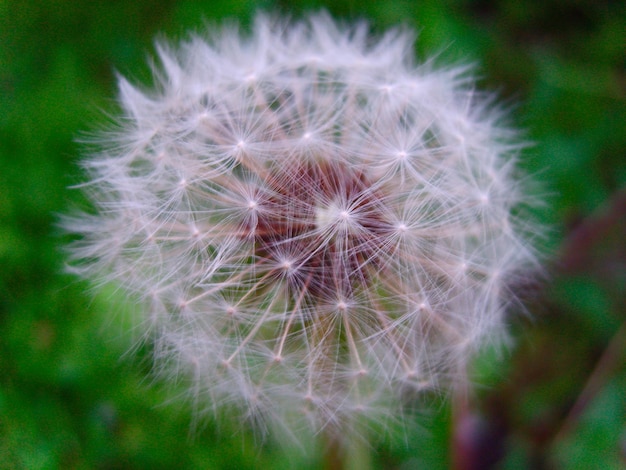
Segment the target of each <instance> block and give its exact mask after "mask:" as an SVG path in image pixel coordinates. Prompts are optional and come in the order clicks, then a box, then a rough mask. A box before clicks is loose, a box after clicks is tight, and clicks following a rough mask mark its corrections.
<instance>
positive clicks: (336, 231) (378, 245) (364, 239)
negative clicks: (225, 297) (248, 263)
mask: <svg viewBox="0 0 626 470" xmlns="http://www.w3.org/2000/svg"><path fill="white" fill-rule="evenodd" d="M266 184H267V187H268V188H269V191H270V193H271V196H270V197H269V200H268V201H267V207H266V209H267V210H264V211H263V212H261V213H260V214H259V216H258V220H257V226H256V227H255V230H254V240H255V255H256V256H257V259H258V260H261V261H262V262H265V263H270V264H271V265H275V266H277V269H280V268H283V269H284V271H285V279H286V280H287V288H288V291H289V295H290V296H291V297H292V298H302V296H303V295H304V296H305V297H306V300H307V301H309V302H310V301H312V302H316V301H320V300H330V299H336V298H338V297H339V298H351V297H352V296H353V294H354V293H355V290H360V288H359V286H361V287H366V286H367V285H369V283H370V281H371V277H372V270H377V269H380V268H381V267H382V266H381V265H382V261H383V259H384V258H385V257H387V256H389V251H390V250H392V247H391V246H388V245H389V244H388V243H386V240H388V237H389V234H390V232H391V230H392V229H393V226H392V223H391V222H390V221H389V220H387V217H386V216H385V211H384V201H383V200H382V199H383V197H382V194H381V190H379V189H375V188H373V187H372V184H371V182H370V181H368V178H367V176H366V175H365V174H364V172H363V171H362V170H360V169H356V168H351V167H349V166H348V165H347V164H345V163H342V162H332V161H327V160H324V161H305V162H302V161H299V162H292V163H290V164H288V165H286V166H285V167H282V168H279V169H277V170H276V171H275V172H273V173H272V174H271V176H269V177H268V178H267V181H266Z"/></svg>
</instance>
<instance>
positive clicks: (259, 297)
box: [64, 14, 534, 441]
mask: <svg viewBox="0 0 626 470" xmlns="http://www.w3.org/2000/svg"><path fill="white" fill-rule="evenodd" d="M158 53H159V58H160V64H161V65H159V66H158V67H156V72H155V75H156V78H155V82H156V85H155V86H154V87H153V89H150V90H139V89H138V88H137V87H135V86H133V85H131V84H130V83H129V82H127V81H126V80H125V79H123V78H122V79H120V80H119V89H120V104H121V107H122V112H121V114H120V115H119V117H118V118H116V125H115V126H114V128H113V129H111V130H109V131H107V132H103V133H100V134H99V135H98V137H97V139H96V140H97V149H96V150H95V151H94V152H93V153H92V154H91V155H90V156H89V157H88V158H87V159H85V161H84V163H83V165H84V169H85V172H86V175H87V176H86V180H87V182H86V183H85V184H84V185H82V186H83V188H84V190H85V192H86V194H87V196H88V199H89V200H90V201H91V205H92V208H91V209H90V210H87V211H85V212H84V213H76V214H74V215H72V216H70V217H68V218H67V219H66V220H65V222H64V225H65V227H66V229H67V230H68V232H70V233H72V234H74V235H75V236H76V241H74V242H73V243H72V244H71V245H70V247H69V251H70V253H71V263H70V264H71V266H72V269H73V270H74V271H75V272H77V273H78V274H79V275H81V276H83V277H85V278H87V279H90V280H92V281H95V282H96V283H98V284H102V283H113V284H114V285H116V286H118V287H119V289H120V290H121V291H122V292H125V293H126V294H127V296H128V297H129V298H131V299H133V301H136V302H137V303H138V304H139V305H140V311H141V323H140V327H138V328H140V329H141V332H142V337H144V338H148V340H149V341H150V342H151V344H153V347H154V354H155V367H156V369H157V371H158V372H160V373H162V374H163V376H164V377H165V380H166V381H167V380H172V381H174V380H175V381H177V382H181V381H182V382H183V383H185V389H186V390H187V392H188V394H189V397H190V399H191V400H192V401H193V402H194V403H195V407H196V408H197V409H198V410H200V412H203V411H206V412H211V413H213V412H218V413H219V412H221V411H222V410H228V413H236V414H237V416H240V417H241V419H242V420H243V422H250V423H253V424H254V426H253V427H254V428H255V429H260V430H261V431H272V432H273V430H276V429H280V430H282V431H283V432H285V433H286V434H287V435H290V436H292V437H293V438H294V440H296V441H297V440H299V439H301V437H302V436H307V435H317V434H323V435H325V436H331V438H332V439H334V440H344V439H351V438H352V437H353V436H355V435H359V436H362V437H365V438H367V436H368V430H371V429H384V428H385V426H388V425H390V424H392V423H395V422H402V420H403V416H404V414H403V410H404V409H405V406H406V405H407V403H409V402H415V397H416V396H419V395H420V394H422V393H424V392H427V391H436V392H446V391H449V390H452V389H454V388H455V387H457V386H459V385H462V384H463V383H464V382H465V380H466V376H467V374H466V368H467V364H468V361H469V360H470V359H471V358H472V357H473V355H474V353H475V352H476V351H477V350H479V349H480V348H481V347H483V346H484V345H486V344H491V343H494V342H495V343H497V342H498V341H499V340H500V339H501V338H502V337H503V334H504V333H505V331H504V324H503V323H504V322H503V312H504V311H505V310H506V308H507V306H508V305H510V304H511V303H512V302H514V301H515V297H514V295H513V294H512V292H511V291H510V289H509V288H508V286H510V285H511V282H512V281H513V280H514V279H515V278H517V277H519V276H521V275H522V274H523V272H524V270H525V269H526V268H527V267H528V266H529V265H530V264H532V263H533V262H534V255H533V251H532V249H531V248H530V247H529V246H528V240H529V236H528V233H529V232H530V230H529V229H528V225H529V224H528V222H527V221H526V220H524V219H522V217H521V216H520V214H521V209H520V208H521V207H522V203H524V202H525V200H526V196H525V194H524V193H523V191H522V189H523V188H522V186H521V185H520V183H519V181H520V177H519V174H518V170H517V169H516V156H517V154H518V152H519V148H520V143H519V141H518V140H516V136H515V133H514V132H512V130H511V129H510V128H508V127H506V126H505V125H503V124H502V114H503V113H502V112H501V110H500V109H499V108H498V107H497V106H494V105H493V103H492V100H491V96H490V95H485V94H481V93H477V92H476V90H475V89H474V82H473V79H472V77H471V76H470V75H469V74H468V70H467V68H466V67H458V66H456V67H448V68H437V67H435V66H433V65H432V64H429V63H425V64H415V63H414V61H413V60H412V56H413V35H412V34H411V33H410V32H409V31H406V30H393V31H391V32H388V33H387V34H384V35H382V36H379V37H375V38H372V37H370V36H369V35H368V28H367V25H364V24H357V25H356V26H351V27H348V26H343V25H339V24H337V23H335V22H334V21H333V20H332V19H331V18H330V17H329V16H327V15H326V14H317V15H313V16H311V17H309V18H308V19H305V20H303V21H300V22H280V21H277V20H276V19H275V18H270V17H268V16H263V15H259V16H258V17H257V18H256V21H255V22H254V25H253V27H252V31H251V33H250V34H249V35H241V34H240V32H239V31H238V30H236V29H235V28H233V27H224V28H222V29H219V30H212V31H210V34H209V35H207V36H206V37H200V36H193V37H191V38H190V39H188V40H187V41H186V42H183V43H182V44H179V45H176V46H167V45H165V44H161V45H160V46H159V47H158Z"/></svg>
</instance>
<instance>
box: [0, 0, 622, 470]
mask: <svg viewBox="0 0 626 470" xmlns="http://www.w3.org/2000/svg"><path fill="white" fill-rule="evenodd" d="M259 7H261V8H264V9H268V10H282V11H285V12H290V13H293V14H294V15H296V16H297V15H298V14H300V13H301V12H302V11H304V10H306V9H318V8H320V7H324V8H326V9H328V10H329V11H330V12H331V13H332V14H333V15H334V16H336V17H339V18H346V19H352V18H367V19H368V20H369V21H370V22H371V24H372V28H373V29H374V30H375V31H382V30H384V29H385V28H387V27H389V26H392V25H396V24H398V23H404V24H407V25H409V26H411V27H414V28H417V29H418V30H419V40H418V44H417V46H416V54H417V55H418V57H427V56H429V55H431V54H433V53H440V55H441V61H442V63H445V62H447V61H455V60H463V61H466V62H467V61H469V62H475V63H476V64H478V72H479V74H480V76H481V77H483V78H481V81H480V86H481V87H482V88H485V89H492V90H496V91H498V92H499V94H500V95H501V97H502V99H503V100H504V101H505V102H506V103H507V104H511V105H514V106H513V108H514V111H513V114H514V119H515V121H516V122H517V123H518V124H519V125H520V126H521V127H523V128H524V129H525V130H526V132H527V137H528V138H529V139H530V140H532V141H533V142H535V145H534V146H533V147H531V148H530V149H528V150H527V151H526V152H525V155H524V162H523V165H524V167H525V168H526V169H527V170H528V171H530V172H531V173H533V174H535V175H536V177H537V178H538V179H539V180H541V181H542V182H543V184H544V189H543V190H542V198H544V199H545V207H544V208H542V209H541V210H539V211H538V217H540V218H541V219H542V221H543V222H544V223H545V224H546V225H547V226H548V227H550V232H549V234H548V237H547V239H546V240H545V242H544V245H545V246H544V248H543V249H544V250H545V251H546V253H548V254H549V257H548V261H547V262H546V265H547V268H548V271H549V278H548V280H547V281H546V282H542V283H539V284H537V285H535V283H529V285H527V286H520V289H521V291H522V292H523V293H524V297H525V299H526V306H527V307H526V310H527V312H528V315H525V314H521V312H517V314H516V313H515V312H513V313H512V315H511V328H512V331H513V336H514V339H515V341H514V346H513V347H512V348H510V349H508V350H507V351H506V352H505V353H504V354H500V355H499V356H498V355H496V354H485V356H484V357H482V358H480V360H479V361H477V362H478V363H477V366H476V376H477V380H478V381H479V383H480V386H479V387H478V389H477V391H476V394H475V396H474V397H473V398H472V400H471V409H470V410H469V413H468V414H467V416H465V418H467V419H466V420H465V421H464V423H465V426H464V427H463V428H462V429H460V428H459V424H460V423H459V422H458V420H453V419H452V418H451V412H450V406H449V404H447V403H446V402H443V403H439V404H438V405H437V406H436V407H434V409H433V410H432V411H431V412H429V413H428V414H426V415H425V416H423V417H420V418H417V419H418V420H419V422H417V423H416V425H415V429H412V428H411V426H410V429H409V431H408V432H407V435H406V437H405V439H404V440H398V441H397V442H395V441H394V442H383V443H381V444H379V445H377V446H376V447H374V448H372V449H370V450H369V451H368V450H362V451H361V455H360V456H359V461H358V463H354V464H353V467H354V468H363V469H366V468H368V467H369V468H381V469H417V468H420V469H421V468H425V469H440V468H449V467H451V466H456V468H459V469H460V468H464V469H470V468H475V469H481V468H502V469H561V468H563V469H588V468H602V469H607V470H608V469H618V468H626V424H625V423H626V366H625V364H626V361H625V359H626V328H625V327H624V322H625V320H626V294H625V292H626V103H625V101H626V56H625V47H626V3H624V2H622V1H602V0H599V1H591V0H587V1H585V0H570V1H565V0H546V1H544V2H535V1H531V0H523V1H517V0H501V1H497V0H493V1H490V0H480V1H476V2H471V1H469V0H466V1H452V0H448V1H439V2H436V1H429V0H422V1H409V0H359V1H356V0H336V1H332V2H331V1H326V2H323V1H305V0H299V1H286V0H285V1H278V2H273V1H269V0H266V1H261V2H254V1H251V0H250V1H246V0H238V1H227V0H216V1H210V0H204V1H202V0H167V1H161V2H150V1H147V0H139V1H127V0H115V1H92V2H88V1H76V0H48V1H43V0H42V1H33V0H19V1H18V0H9V1H7V0H0V266H1V269H0V328H1V329H0V468H1V469H14V468H15V469H22V468H23V469H57V468H58V469H90V468H100V469H125V468H128V469H135V468H136V469H144V468H145V469H159V468H163V469H167V468H181V469H196V468H197V469H205V468H206V469H231V468H232V469H254V468H263V469H265V468H272V469H274V468H277V469H280V468H284V469H287V468H300V469H302V470H305V469H318V468H323V466H324V462H323V461H322V459H321V458H320V457H318V456H309V457H308V458H304V457H302V456H300V455H299V454H298V452H296V451H293V452H290V451H289V449H287V451H286V452H285V450H284V449H281V447H280V445H279V444H277V443H274V442H272V441H271V440H270V441H268V442H265V443H263V444H257V443H255V440H254V438H253V437H251V436H248V435H246V434H245V433H244V434H243V435H242V434H241V433H237V432H236V430H235V428H231V427H229V425H228V424H227V423H224V424H222V425H221V426H220V427H219V429H218V428H217V427H216V426H215V425H214V424H213V423H212V422H211V421H210V420H208V421H201V422H200V423H195V422H194V420H193V416H192V412H191V410H190V409H189V407H188V406H186V405H185V404H182V403H179V402H177V401H176V400H173V401H172V402H168V398H171V395H168V394H166V393H164V392H163V390H162V388H163V387H161V386H160V384H158V383H156V384H153V383H151V379H150V378H149V377H150V373H149V369H150V359H149V353H148V352H147V351H144V350H143V349H140V350H139V351H131V352H129V351H130V350H131V347H132V338H131V337H130V336H131V335H128V334H127V333H125V332H124V330H125V328H124V312H123V310H125V307H124V306H123V305H122V304H121V302H120V301H119V299H117V298H116V295H115V293H114V292H113V291H110V292H107V291H105V292H101V293H99V294H98V295H97V296H96V297H95V298H94V297H93V295H92V293H91V292H90V290H89V286H88V285H87V284H86V283H84V282H81V281H78V280H76V279H74V278H72V277H70V276H68V275H65V274H63V254H62V251H61V249H60V246H61V245H62V238H60V237H59V235H58V231H57V230H56V229H55V221H56V220H57V217H58V215H59V214H62V213H64V212H67V211H68V208H69V207H70V206H71V203H72V201H76V200H78V198H79V197H80V194H78V192H77V191H71V190H68V189H67V186H68V185H70V184H72V183H75V182H77V181H78V179H79V171H78V169H77V162H78V161H79V160H80V155H81V151H82V150H81V147H80V145H79V144H77V143H76V140H77V138H78V137H79V136H80V135H81V133H83V132H84V131H89V130H93V129H94V128H96V127H98V124H103V123H105V122H106V121H107V118H106V114H105V113H106V112H113V113H114V112H115V109H116V108H115V103H114V100H113V98H114V97H115V95H116V86H115V73H116V72H120V73H122V74H123V75H125V76H127V77H130V78H131V80H133V81H136V82H139V83H149V82H150V69H149V66H148V61H147V58H148V57H149V56H151V55H153V53H154V47H153V39H154V37H155V36H157V35H160V37H166V38H169V39H172V40H177V39H181V38H185V36H186V34H187V32H188V31H189V30H190V29H191V30H197V31H201V30H202V29H203V27H204V25H205V23H206V21H207V20H213V19H219V18H223V17H229V18H236V19H238V20H240V21H241V22H242V23H243V24H244V25H246V24H249V20H250V18H251V16H252V15H253V12H254V11H255V10H256V9H257V8H259ZM103 111H104V112H103ZM194 423H195V424H194ZM459 432H461V433H465V434H464V435H463V436H462V437H464V438H466V440H468V439H469V442H470V444H469V446H466V447H467V448H466V449H465V451H462V450H459V449H460V448H459V445H458V442H457V444H456V445H452V444H451V439H452V437H451V436H452V435H453V434H454V433H459ZM451 449H454V452H453V451H451ZM455 453H456V455H457V457H459V458H460V460H461V461H460V463H459V462H456V463H455V462H454V458H453V457H452V456H453V455H455Z"/></svg>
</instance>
